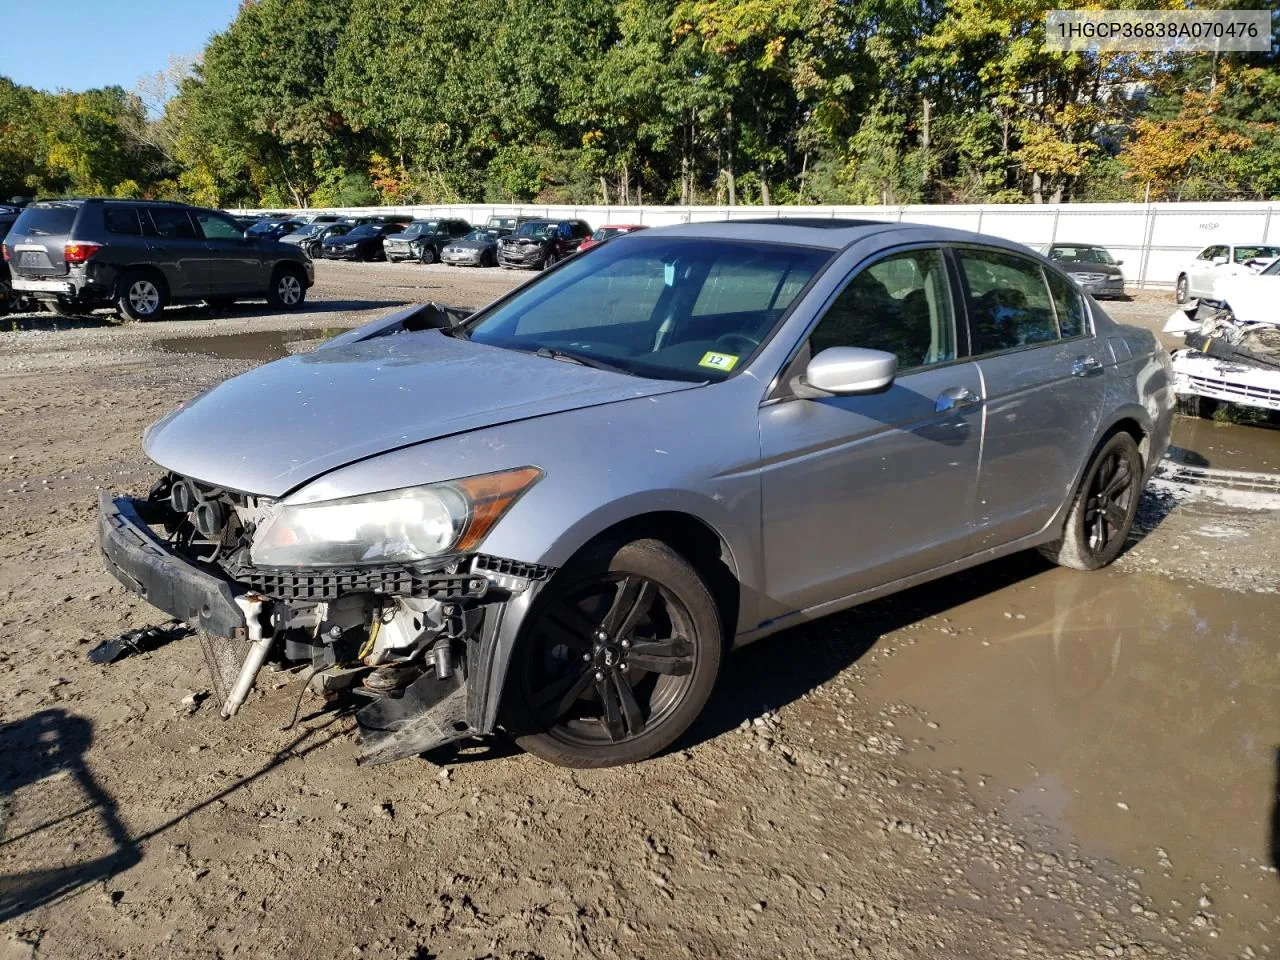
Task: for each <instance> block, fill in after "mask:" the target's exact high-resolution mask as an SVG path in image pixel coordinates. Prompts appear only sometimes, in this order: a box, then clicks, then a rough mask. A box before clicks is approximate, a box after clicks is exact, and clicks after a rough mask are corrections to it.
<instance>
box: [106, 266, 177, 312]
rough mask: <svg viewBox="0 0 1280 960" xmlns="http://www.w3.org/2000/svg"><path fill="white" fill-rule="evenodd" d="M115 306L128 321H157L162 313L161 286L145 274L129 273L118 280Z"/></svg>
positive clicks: (162, 294)
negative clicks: (118, 293) (117, 295)
mask: <svg viewBox="0 0 1280 960" xmlns="http://www.w3.org/2000/svg"><path fill="white" fill-rule="evenodd" d="M118 289H119V291H120V295H119V297H117V298H116V306H117V307H119V308H120V312H121V313H123V314H124V315H125V316H126V317H128V318H129V319H130V320H139V321H144V322H145V321H147V320H157V319H159V318H160V314H161V313H162V312H163V311H164V304H165V299H166V297H165V291H164V287H163V285H162V284H161V283H160V282H159V281H158V280H156V278H155V277H152V276H150V275H148V274H145V273H137V272H130V273H126V274H125V275H124V276H123V277H121V278H120V286H119V288H118Z"/></svg>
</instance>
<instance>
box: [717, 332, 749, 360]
mask: <svg viewBox="0 0 1280 960" xmlns="http://www.w3.org/2000/svg"><path fill="white" fill-rule="evenodd" d="M732 344H742V345H743V346H745V347H746V349H745V350H734V349H733V348H732ZM712 346H714V347H715V348H716V350H717V351H719V350H720V348H721V346H724V347H726V349H725V350H724V352H725V353H736V354H737V355H738V356H740V357H745V356H747V355H749V354H751V353H753V352H754V351H755V349H756V347H758V346H760V341H759V340H757V339H756V338H755V337H751V336H748V335H747V334H745V333H722V334H721V335H720V336H718V337H716V342H715V343H714V344H712Z"/></svg>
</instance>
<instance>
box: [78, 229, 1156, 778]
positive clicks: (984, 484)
mask: <svg viewBox="0 0 1280 960" xmlns="http://www.w3.org/2000/svg"><path fill="white" fill-rule="evenodd" d="M1173 403H1174V396H1173V392H1172V390H1171V376H1170V366H1169V359H1168V357H1167V356H1166V354H1165V352H1164V350H1162V349H1161V347H1160V346H1159V345H1158V344H1157V342H1156V339H1155V337H1154V336H1153V335H1152V334H1151V333H1149V332H1147V331H1145V330H1141V329H1137V328H1134V327H1128V326H1123V325H1120V324H1117V323H1116V322H1115V321H1113V320H1112V319H1111V318H1110V317H1108V316H1107V314H1106V313H1105V312H1104V311H1103V310H1102V309H1101V308H1100V307H1099V306H1098V304H1097V303H1095V302H1094V301H1093V300H1091V299H1090V298H1089V297H1087V296H1086V295H1084V294H1082V293H1081V292H1080V290H1079V289H1078V288H1077V287H1076V285H1075V284H1073V283H1072V282H1071V281H1070V279H1069V278H1068V277H1067V276H1066V275H1064V274H1063V273H1062V272H1060V271H1059V269H1058V268H1057V267H1056V266H1055V265H1054V264H1052V263H1051V262H1049V261H1048V260H1045V259H1044V258H1042V257H1040V256H1039V255H1037V254H1034V253H1032V252H1031V251H1029V250H1027V249H1026V248H1024V247H1021V246H1019V245H1017V244H1014V243H1009V242H1005V241H1002V240H997V239H994V238H992V237H986V236H980V235H976V234H970V233H962V232H957V231H951V230H942V229H937V228H933V227H924V226H913V225H910V224H889V223H880V222H871V221H828V220H821V221H804V220H802V221H789V222H788V221H781V222H779V221H735V222H729V223H710V224H688V225H683V226H678V227H671V228H659V229H652V230H647V231H644V232H643V233H637V234H633V235H629V236H625V237H620V238H618V239H617V240H614V241H612V242H610V243H608V244H606V245H604V246H603V247H601V248H599V249H597V250H594V251H592V252H591V253H590V254H589V255H586V256H582V257H575V258H572V259H570V260H567V261H565V262H563V263H562V264H560V265H559V266H557V267H556V268H555V269H553V270H550V271H548V272H546V273H545V274H542V275H540V276H539V277H538V278H537V279H535V280H533V281H532V282H530V283H527V284H525V285H523V286H521V287H519V288H517V289H516V290H514V291H512V292H511V293H509V294H508V295H506V296H504V297H503V298H502V299H500V300H498V301H496V302H494V303H492V304H490V305H489V306H487V307H485V308H484V309H482V310H480V311H479V312H477V313H475V314H473V315H471V316H463V315H461V314H460V313H458V312H457V311H451V310H448V309H446V308H442V307H439V306H437V305H434V304H429V305H427V306H425V307H420V308H412V309H408V310H405V311H402V312H400V313H397V314H394V315H392V316H389V317H387V318H385V319H383V320H380V321H376V322H374V323H372V324H370V325H368V326H366V327H363V328H360V329H357V330H353V331H350V332H348V333H346V334H344V335H342V336H340V337H338V338H336V339H334V340H332V341H330V342H329V343H328V344H326V345H325V346H323V347H321V348H320V349H318V350H316V351H314V352H313V353H311V354H307V355H301V356H294V357H289V358H286V359H284V360H280V361H277V362H275V363H272V364H268V365H266V366H263V367H260V368H258V369H255V370H252V371H250V372H248V373H245V374H243V375H241V376H239V377H236V378H235V379H233V380H230V381H227V382H226V383H223V384H222V385H220V386H217V387H215V388H214V389H212V390H210V391H209V392H208V393H206V394H204V395H202V396H200V397H198V398H197V399H195V400H194V401H192V402H191V403H189V404H187V405H186V406H184V407H182V408H181V409H179V410H177V411H175V412H174V413H171V414H170V415H168V416H167V417H165V418H164V419H162V420H161V421H159V422H158V423H157V424H155V425H154V426H153V427H151V428H150V430H149V431H148V432H147V434H146V437H145V440H144V445H145V449H146V452H147V453H148V455H149V456H150V457H151V459H152V460H154V461H155V463H156V464H157V465H158V466H159V468H160V471H159V472H160V476H159V478H158V480H157V482H156V484H155V486H154V487H153V488H152V490H151V492H150V493H149V494H147V495H145V496H141V497H137V498H132V497H118V498H114V499H113V498H111V497H109V496H104V498H103V501H102V504H101V518H100V531H101V539H102V551H103V554H104V556H105V559H106V562H107V566H108V568H109V569H110V570H111V571H112V572H113V573H115V574H116V576H117V577H119V578H120V580H121V581H122V582H123V583H125V584H126V585H128V586H130V587H131V588H132V589H134V590H137V591H138V592H140V593H142V594H143V595H144V596H146V597H147V599H148V600H150V601H151V602H152V603H153V604H155V605H157V606H158V607H160V608H161V609H163V610H165V611H167V612H168V613H170V614H172V615H174V616H176V617H179V618H181V619H184V620H187V621H189V622H191V623H192V624H195V625H198V626H200V627H201V628H202V629H203V631H204V634H205V636H204V642H205V643H206V644H207V645H208V646H209V648H210V653H211V656H210V658H209V659H210V662H211V664H212V665H214V669H215V676H214V680H215V684H214V685H215V688H216V689H217V691H218V693H219V696H220V697H221V699H222V702H223V707H222V709H223V713H224V714H225V715H228V716H229V715H231V714H233V713H235V712H236V711H237V709H239V707H240V706H241V704H242V703H243V702H244V700H245V696H246V695H247V693H248V692H249V690H250V689H251V687H252V684H253V682H254V677H255V675H256V673H257V670H258V668H259V666H260V665H261V664H262V662H263V660H264V659H265V658H266V657H267V656H268V655H271V656H273V658H280V659H286V660H293V661H300V662H303V663H310V664H311V669H312V672H313V673H314V674H315V676H314V677H313V678H312V680H311V683H312V685H313V686H314V687H316V688H318V689H322V690H325V691H328V692H333V693H335V694H338V693H341V691H342V690H343V689H344V688H353V689H354V691H355V693H357V694H358V695H359V696H360V697H362V698H364V699H361V700H359V701H358V702H360V703H363V704H365V705H364V706H363V707H362V709H360V711H359V713H358V715H357V719H358V723H359V726H360V730H361V745H360V759H361V760H362V762H380V761H386V760H393V759H396V758H399V757H406V756H412V755H415V754H418V753H421V752H422V751H424V750H428V749H430V748H433V747H436V746H439V745H441V744H443V743H446V742H448V741H450V740H454V739H457V738H460V737H469V736H477V735H485V734H490V733H493V732H495V731H497V730H499V729H501V730H504V731H506V732H507V733H508V734H510V735H511V736H514V737H515V738H516V740H517V741H518V742H519V743H520V745H522V746H523V747H524V748H526V749H527V750H529V751H530V752H532V753H534V754H536V755H538V756H539V757H543V758H545V759H548V760H551V761H554V762H557V763H562V764H566V765H570V766H578V767H594V766H604V765H609V764H617V763H625V762H629V761H635V760H640V759H643V758H645V757H648V756H650V755H652V754H654V753H655V752H657V751H660V750H662V749H664V748H665V747H667V746H668V745H669V744H670V743H671V742H672V741H673V740H674V739H675V738H676V737H678V736H679V735H680V734H681V733H682V732H683V731H684V730H686V729H687V728H688V727H689V725H690V724H691V723H692V722H693V721H694V719H695V718H696V717H697V716H698V714H699V712H700V711H701V710H702V708H703V706H704V704H705V703H706V702H707V698H708V696H709V695H710V693H711V690H712V687H713V686H714V684H715V682H716V679H717V676H718V674H719V673H720V669H721V666H722V664H723V662H724V658H725V655H726V653H727V651H729V650H730V649H732V648H733V647H736V646H740V645H742V644H746V643H749V642H750V641H752V640H756V639H759V638H761V637H764V636H767V635H769V634H772V633H775V632H777V631H779V630H783V629H786V628H787V627H789V626H792V625H795V624H798V623H802V622H804V621H807V620H810V619H813V618H815V617H820V616H824V615H826V614H829V613H833V612H835V611H837V610H843V609H846V608H848V607H851V606H854V605H856V604H859V603H862V602H864V601H866V600H869V599H871V598H874V597H878V596H882V595H884V594H887V593H892V592H894V591H897V590H902V589H904V588H906V587H910V586H913V585H915V584H919V583H922V582H924V581H927V580H931V579H933V578H936V577H941V576H944V575H946V574H948V573H952V572H954V571H957V570H962V569H964V568H966V567H971V566H973V565H975V564H979V563H982V562H984V561H987V560H990V559H992V558H995V557H999V556H1003V555H1005V554H1009V553H1012V552H1014V551H1019V550H1026V549H1031V548H1036V549H1039V550H1040V551H1041V552H1042V553H1044V554H1045V555H1046V556H1048V557H1049V558H1050V559H1052V560H1054V561H1056V562H1058V563H1061V564H1065V565H1068V566H1072V567H1077V568H1082V569H1093V568H1097V567H1101V566H1103V565H1105V564H1108V563H1110V562H1111V561H1112V560H1114V559H1115V558H1116V556H1117V555H1118V554H1119V553H1120V551H1121V550H1122V549H1123V547H1124V544H1125V539H1126V537H1127V535H1128V533H1129V530H1130V528H1131V526H1132V523H1133V518H1134V513H1135V511H1136V509H1137V506H1138V500H1139V496H1140V494H1141V491H1142V488H1143V485H1144V483H1145V482H1146V480H1147V479H1148V477H1149V476H1150V475H1151V473H1152V471H1153V470H1154V468H1155V466H1156V464H1157V462H1158V461H1159V460H1160V458H1161V457H1162V455H1163V454H1164V451H1165V449H1166V447H1167V445H1168V441H1169V427H1170V416H1171V411H1172V409H1173ZM219 638H227V639H225V640H222V639H219ZM780 668H781V669H785V664H784V665H782V666H781V667H780ZM220 671H222V672H220Z"/></svg>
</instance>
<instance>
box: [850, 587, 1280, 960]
mask: <svg viewBox="0 0 1280 960" xmlns="http://www.w3.org/2000/svg"><path fill="white" fill-rule="evenodd" d="M1019 617H1022V618H1025V619H1019ZM947 618H948V620H949V621H950V623H949V624H948V626H947V627H946V628H944V629H946V630H950V631H955V633H954V635H952V634H951V633H945V632H938V631H937V630H936V627H931V626H930V625H929V624H928V623H927V622H926V623H922V624H919V625H917V626H916V627H914V628H908V629H906V630H904V631H902V633H903V634H907V635H911V634H913V633H915V634H917V636H916V641H917V642H915V643H909V644H905V645H902V646H901V647H896V645H895V649H896V652H895V654H894V656H892V657H888V658H884V659H883V660H882V661H881V664H880V665H877V666H876V667H875V668H874V670H875V672H876V673H878V674H879V676H878V677H873V678H871V679H869V680H868V687H867V692H868V697H869V699H870V700H871V701H872V703H873V704H876V703H881V704H888V703H903V702H905V703H908V704H911V705H913V706H915V707H918V708H919V709H921V710H922V711H924V712H925V714H926V716H925V717H924V718H923V719H921V721H920V722H919V729H918V730H914V731H910V730H907V729H904V730H902V731H900V732H901V733H902V734H903V735H904V736H908V737H909V736H911V735H913V734H914V735H915V736H916V738H917V739H916V743H917V747H916V748H914V749H912V750H911V751H910V753H909V754H908V757H909V760H908V762H910V763H914V764H917V765H921V766H927V767H930V768H933V769H942V770H951V769H957V768H958V769H960V770H961V771H962V774H963V776H964V777H965V780H966V782H967V783H968V784H969V785H970V787H971V788H972V789H973V790H974V792H975V794H976V795H977V796H979V797H981V798H982V799H983V800H985V801H989V802H990V803H991V804H992V805H993V807H997V808H999V809H1001V810H1002V811H1003V815H1004V816H1006V817H1008V818H1009V819H1010V820H1012V821H1016V822H1017V824H1018V826H1019V827H1021V828H1024V829H1026V830H1028V831H1029V832H1030V833H1032V834H1035V833H1038V832H1041V831H1047V832H1048V834H1049V836H1050V839H1051V840H1054V841H1056V842H1074V843H1076V844H1078V845H1079V846H1080V848H1081V849H1082V850H1083V851H1084V852H1085V853H1086V854H1088V855H1092V856H1100V857H1105V858H1109V859H1112V860H1114V861H1116V862H1117V863H1120V864H1122V865H1125V866H1127V867H1135V866H1136V867H1141V868H1142V869H1143V870H1144V871H1145V876H1144V877H1143V878H1142V879H1143V887H1144V890H1145V891H1146V892H1147V893H1148V894H1149V895H1151V896H1154V897H1156V898H1157V900H1159V898H1160V897H1163V898H1164V903H1163V906H1164V907H1165V908H1166V909H1170V910H1172V912H1173V913H1174V914H1175V915H1177V916H1179V917H1181V918H1182V920H1183V921H1184V922H1185V921H1186V920H1188V919H1189V918H1190V917H1191V916H1192V915H1193V914H1194V913H1195V912H1196V909H1197V906H1196V905H1197V903H1198V900H1199V897H1200V896H1201V895H1202V894H1201V890H1200V886H1199V885H1200V884H1201V883H1205V884H1208V885H1209V887H1210V888H1211V889H1212V890H1213V891H1214V893H1213V894H1212V896H1214V897H1215V898H1216V899H1217V901H1218V903H1219V906H1218V907H1216V908H1215V911H1214V912H1215V913H1216V914H1217V915H1218V918H1219V919H1218V920H1217V921H1216V922H1217V923H1218V924H1219V926H1220V929H1221V937H1222V939H1221V941H1220V942H1221V944H1222V946H1226V945H1227V944H1228V943H1229V942H1235V943H1237V944H1248V943H1252V944H1254V945H1255V947H1256V945H1257V943H1258V942H1259V940H1258V937H1259V928H1258V927H1257V924H1258V923H1263V924H1266V925H1267V926H1268V927H1269V928H1270V930H1271V931H1272V933H1271V934H1266V935H1264V936H1263V937H1262V940H1263V942H1268V941H1269V939H1270V937H1271V936H1272V935H1274V931H1275V930H1276V926H1275V924H1276V922H1277V920H1280V883H1277V877H1276V875H1275V873H1274V872H1273V871H1269V870H1268V867H1270V866H1272V865H1273V859H1274V858H1280V850H1277V849H1275V848H1274V846H1273V845H1275V844H1280V837H1277V836H1275V832H1276V831H1277V830H1280V824H1278V823H1276V822H1273V818H1280V782H1278V778H1280V752H1278V751H1280V637H1278V635H1277V631H1276V624H1277V623H1280V597H1276V596H1269V595H1248V596H1240V595H1229V594H1226V593H1224V592H1221V591H1217V590H1213V589H1210V588H1207V587H1199V586H1195V585H1187V584H1181V583H1175V582H1172V581H1168V580H1164V579H1161V578H1149V577H1142V576H1126V575H1122V574H1118V573H1113V572H1098V573H1080V572H1077V571H1071V570H1062V569H1057V568H1055V569H1052V570H1049V571H1046V572H1044V573H1041V574H1038V575H1035V576H1032V577H1029V578H1027V579H1025V580H1022V581H1020V582H1018V583H1016V584H1013V585H1011V586H1009V587H1006V588H1005V589H1002V590H997V591H995V592H993V593H989V594H985V595H983V596H980V597H978V598H977V599H973V600H970V601H969V602H967V603H963V604H961V605H960V606H957V607H956V608H954V609H952V610H948V611H947ZM925 719H927V720H929V721H932V722H936V723H937V724H938V725H939V727H938V729H936V730H935V729H933V728H931V727H926V726H925V725H924V720H925ZM1160 850H1163V851H1165V853H1167V856H1168V860H1167V861H1166V860H1165V858H1164V857H1161V856H1160V855H1159V854H1158V852H1157V851H1160ZM1226 890H1230V891H1232V892H1231V893H1230V894H1226V893H1224V891H1226ZM1173 899H1179V900H1181V902H1182V904H1183V909H1176V908H1171V907H1170V901H1171V900H1173ZM1224 903H1225V904H1227V905H1225V906H1224ZM1229 913H1230V914H1233V915H1234V917H1233V918H1232V917H1230V916H1229V915H1228V914H1229ZM1229 928H1234V929H1233V930H1232V929H1229ZM1264 929H1265V928H1264ZM1233 934H1234V935H1233Z"/></svg>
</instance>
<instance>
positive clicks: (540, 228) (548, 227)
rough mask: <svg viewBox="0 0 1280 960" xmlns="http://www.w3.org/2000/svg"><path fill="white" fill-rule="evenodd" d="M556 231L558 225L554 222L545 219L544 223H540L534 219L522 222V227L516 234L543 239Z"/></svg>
mask: <svg viewBox="0 0 1280 960" xmlns="http://www.w3.org/2000/svg"><path fill="white" fill-rule="evenodd" d="M555 232H556V225H555V224H554V223H547V222H545V221H543V222H542V223H539V222H537V221H533V222H531V223H522V224H521V225H520V229H519V230H517V231H516V236H517V237H535V238H537V239H538V240H541V239H543V238H544V237H546V236H548V235H549V234H553V233H555Z"/></svg>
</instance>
